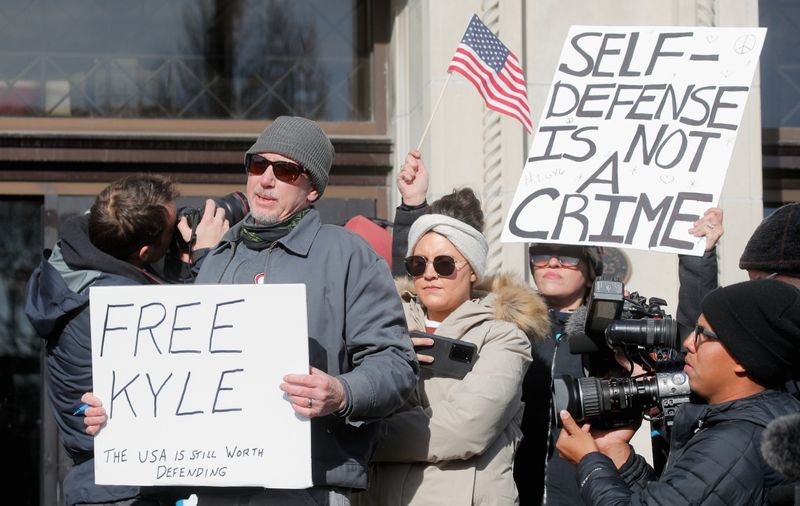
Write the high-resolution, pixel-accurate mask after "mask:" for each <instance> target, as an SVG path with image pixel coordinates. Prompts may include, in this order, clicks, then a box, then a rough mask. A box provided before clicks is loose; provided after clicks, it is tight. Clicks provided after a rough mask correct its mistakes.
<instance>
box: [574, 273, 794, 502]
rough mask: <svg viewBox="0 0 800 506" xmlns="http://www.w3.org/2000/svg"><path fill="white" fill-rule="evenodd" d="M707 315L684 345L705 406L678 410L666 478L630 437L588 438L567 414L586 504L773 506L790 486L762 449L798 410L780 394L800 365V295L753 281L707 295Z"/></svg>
mask: <svg viewBox="0 0 800 506" xmlns="http://www.w3.org/2000/svg"><path fill="white" fill-rule="evenodd" d="M701 308H702V314H701V315H700V317H699V318H698V320H697V326H696V327H695V330H694V332H692V333H691V334H690V335H689V337H687V338H686V340H684V343H683V344H684V347H685V348H686V349H687V351H688V353H687V355H686V359H685V361H686V366H685V367H684V370H685V371H686V375H687V376H688V378H689V386H690V387H691V389H692V393H693V394H694V395H695V396H696V397H697V399H694V400H693V401H692V402H691V403H687V404H684V405H682V406H681V407H680V408H679V409H678V412H677V414H676V416H675V420H674V425H673V429H672V440H671V441H670V454H669V460H668V461H667V464H666V466H665V468H664V472H663V474H662V475H661V477H660V478H659V479H658V480H656V479H655V477H654V475H653V472H652V469H650V468H649V466H648V465H647V464H646V463H645V462H644V459H643V458H642V457H641V456H638V455H636V454H634V453H633V452H632V450H631V448H630V446H629V445H628V444H627V441H628V440H629V439H630V435H632V432H631V431H629V430H626V429H623V430H614V431H607V432H605V433H602V434H600V433H590V432H588V430H587V429H588V427H586V426H584V427H583V428H581V427H578V426H577V424H576V423H575V421H574V420H573V419H572V417H571V416H570V415H569V413H567V412H566V411H562V412H561V419H562V421H563V423H564V430H563V431H562V433H561V436H560V437H559V441H558V449H559V451H560V452H561V453H562V455H563V456H564V457H565V458H567V459H569V460H571V461H573V462H577V463H578V475H579V482H580V484H581V495H582V497H583V499H584V501H585V502H586V503H587V504H616V505H620V504H706V503H711V504H725V505H738V504H740V505H752V504H765V503H766V502H767V496H768V493H769V490H770V489H773V488H775V487H777V486H785V485H788V484H790V483H791V482H790V481H789V480H788V479H787V478H785V477H783V476H781V475H780V474H778V473H777V472H776V471H775V470H773V469H772V468H771V467H769V466H768V465H767V464H766V463H765V462H764V460H763V458H762V456H761V453H760V451H759V447H760V444H761V437H762V434H763V432H764V430H765V428H766V426H767V425H768V424H769V422H770V421H772V420H773V419H775V418H777V417H779V416H783V415H787V414H791V413H797V412H800V401H797V400H796V399H794V398H793V397H792V396H791V395H789V394H788V393H786V392H784V391H781V390H780V388H781V386H782V385H783V383H784V382H785V381H786V380H787V379H788V378H790V377H791V375H792V374H793V373H794V371H795V370H796V369H797V368H798V367H800V290H798V289H797V288H795V287H793V286H791V285H789V284H787V283H782V282H780V281H776V280H774V279H761V280H754V281H745V282H743V283H737V284H734V285H731V286H727V287H724V288H718V289H716V290H714V291H713V292H711V293H709V294H708V295H707V296H706V297H705V298H704V299H703V302H702V304H701ZM594 438H597V439H594Z"/></svg>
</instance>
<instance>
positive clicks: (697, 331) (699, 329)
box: [694, 325, 719, 349]
mask: <svg viewBox="0 0 800 506" xmlns="http://www.w3.org/2000/svg"><path fill="white" fill-rule="evenodd" d="M700 336H703V337H704V338H705V339H703V340H701V339H700ZM709 339H713V340H715V341H719V337H718V336H717V335H716V334H715V333H713V332H712V331H710V330H708V329H707V328H705V327H703V326H702V325H695V326H694V349H697V347H698V346H699V345H700V344H702V343H704V342H706V341H708V340H709Z"/></svg>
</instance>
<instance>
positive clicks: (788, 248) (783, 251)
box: [739, 202, 800, 288]
mask: <svg viewBox="0 0 800 506" xmlns="http://www.w3.org/2000/svg"><path fill="white" fill-rule="evenodd" d="M739 268H740V269H745V270H747V273H748V275H749V276H750V279H762V278H767V277H770V278H775V279H778V280H780V281H783V282H784V283H789V284H791V285H794V286H796V287H798V288H800V202H794V203H792V204H786V205H785V206H783V207H780V208H778V210H776V211H775V212H773V213H772V214H770V215H769V216H767V217H766V218H764V220H763V221H762V222H761V224H759V225H758V228H756V230H755V232H753V235H752V236H750V240H749V241H747V245H746V246H745V248H744V252H743V253H742V257H741V258H740V259H739Z"/></svg>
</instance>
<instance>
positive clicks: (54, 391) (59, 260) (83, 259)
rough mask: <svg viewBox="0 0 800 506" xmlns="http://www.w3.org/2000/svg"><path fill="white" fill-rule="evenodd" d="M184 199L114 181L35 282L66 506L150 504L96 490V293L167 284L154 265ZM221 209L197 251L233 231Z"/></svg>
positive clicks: (155, 180)
mask: <svg viewBox="0 0 800 506" xmlns="http://www.w3.org/2000/svg"><path fill="white" fill-rule="evenodd" d="M177 197H178V191H177V187H176V185H175V183H174V182H173V181H172V180H170V179H167V178H165V177H162V176H157V175H145V174H137V175H132V176H128V177H125V178H122V179H120V180H117V181H114V182H113V183H111V184H110V185H109V186H107V187H106V188H105V189H104V190H103V191H102V192H101V193H100V194H99V195H98V196H97V198H96V199H95V202H94V204H93V205H92V208H91V211H90V212H89V214H83V215H80V216H75V217H72V218H69V219H67V220H66V221H65V222H64V223H63V225H62V227H61V239H60V240H59V241H58V243H56V245H55V247H54V248H53V251H52V253H51V254H50V256H49V258H48V259H47V260H44V261H43V262H42V263H41V265H40V266H39V267H38V268H37V269H36V270H35V271H34V272H33V274H32V275H31V277H30V280H29V282H28V287H27V300H26V304H25V313H26V314H27V316H28V319H30V321H31V323H32V324H33V327H34V329H35V330H36V332H37V334H38V335H39V336H40V337H42V338H43V339H45V341H46V343H47V354H46V363H47V365H46V370H45V381H46V382H47V386H48V390H47V392H48V398H49V400H50V404H51V407H52V409H53V415H54V416H55V419H56V424H57V426H58V429H59V435H60V438H61V443H62V445H63V446H64V448H65V449H66V451H67V453H68V454H69V456H70V457H71V458H72V460H73V463H74V466H73V467H72V468H71V469H70V470H69V471H68V472H67V475H66V477H65V478H64V483H63V488H62V490H63V492H64V496H65V500H66V504H67V505H70V506H71V505H73V504H97V503H102V504H116V503H120V502H121V503H124V504H150V503H149V502H147V501H146V500H144V499H140V498H138V497H137V495H138V494H139V489H138V488H137V487H129V486H105V485H96V484H95V483H94V461H93V449H94V438H93V437H92V436H91V435H89V434H87V433H86V432H84V428H85V426H84V416H78V415H80V414H81V413H80V407H81V403H82V402H84V400H83V398H84V394H85V393H86V392H89V391H91V390H92V346H91V332H90V318H89V288H90V287H91V286H118V285H150V284H163V283H165V281H164V280H163V279H162V277H161V275H160V273H159V272H157V271H156V270H155V269H154V268H153V267H152V265H151V264H152V263H154V262H156V261H158V260H160V259H161V258H162V257H163V256H164V254H165V253H166V251H167V249H168V247H169V245H170V242H171V241H172V238H173V232H174V229H175V225H176V213H177V211H176V205H175V199H176V198H177ZM209 202H210V204H209ZM214 208H215V205H214V203H213V201H211V200H209V201H208V202H207V203H206V212H205V214H204V216H203V221H202V225H198V240H197V242H196V243H195V247H196V248H203V247H209V246H213V245H215V244H216V242H217V241H218V240H219V238H220V237H221V236H222V234H223V233H224V231H225V230H226V229H227V225H226V223H227V222H225V221H224V211H222V210H220V211H219V212H215V210H214ZM180 227H181V232H182V234H183V235H184V237H188V236H189V234H191V230H190V228H189V226H188V224H187V223H186V222H185V220H183V221H182V223H181V224H180ZM93 409H94V408H89V409H87V410H86V413H87V414H91V411H92V410H93Z"/></svg>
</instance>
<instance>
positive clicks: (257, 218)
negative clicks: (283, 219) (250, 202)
mask: <svg viewBox="0 0 800 506" xmlns="http://www.w3.org/2000/svg"><path fill="white" fill-rule="evenodd" d="M250 215H251V216H252V217H253V221H254V222H255V223H256V225H274V224H276V223H278V222H280V220H279V219H278V218H277V217H275V216H273V215H265V214H261V215H259V214H256V213H255V212H253V211H251V212H250Z"/></svg>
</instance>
